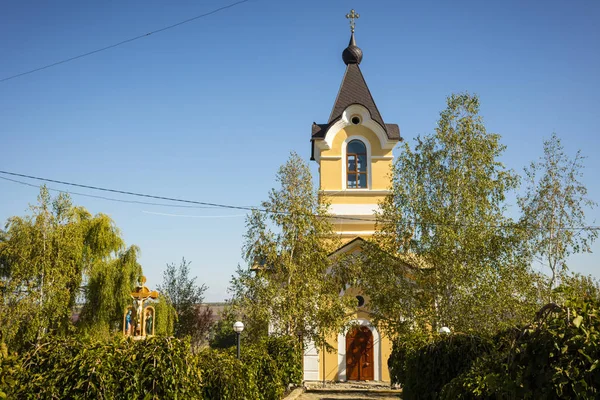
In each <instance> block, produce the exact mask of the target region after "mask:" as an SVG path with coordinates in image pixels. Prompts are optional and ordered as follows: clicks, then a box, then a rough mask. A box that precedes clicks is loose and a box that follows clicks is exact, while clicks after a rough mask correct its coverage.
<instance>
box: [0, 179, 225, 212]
mask: <svg viewBox="0 0 600 400" xmlns="http://www.w3.org/2000/svg"><path fill="white" fill-rule="evenodd" d="M0 179H3V180H5V181H10V182H14V183H18V184H20V185H25V186H29V187H34V188H37V189H39V188H41V186H39V185H34V184H32V183H27V182H23V181H19V180H16V179H10V178H6V177H4V176H0ZM48 190H51V191H53V192H59V193H65V194H69V195H76V196H84V197H91V198H93V199H101V200H108V201H114V202H117V203H128V204H143V205H148V206H162V207H177V208H212V209H214V208H215V207H208V206H185V205H183V204H166V203H151V202H148V201H139V200H124V199H115V198H114V197H106V196H96V195H93V194H88V193H78V192H72V191H69V190H60V189H55V188H51V187H49V188H48Z"/></svg>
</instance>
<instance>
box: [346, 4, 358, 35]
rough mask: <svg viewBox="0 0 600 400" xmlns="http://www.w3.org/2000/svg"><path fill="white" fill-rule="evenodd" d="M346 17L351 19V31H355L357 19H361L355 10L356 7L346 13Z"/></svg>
mask: <svg viewBox="0 0 600 400" xmlns="http://www.w3.org/2000/svg"><path fill="white" fill-rule="evenodd" d="M346 18H348V19H349V20H350V31H351V32H352V33H354V26H355V20H357V19H359V18H360V15H359V14H358V13H357V12H356V11H354V9H352V10H350V12H349V13H348V14H346Z"/></svg>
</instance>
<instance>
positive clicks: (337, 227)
mask: <svg viewBox="0 0 600 400" xmlns="http://www.w3.org/2000/svg"><path fill="white" fill-rule="evenodd" d="M374 229H375V223H374V222H371V223H365V224H354V223H353V224H352V225H349V224H345V223H340V224H337V223H336V224H333V230H334V231H336V232H344V231H353V232H357V231H366V232H372V231H373V230H374Z"/></svg>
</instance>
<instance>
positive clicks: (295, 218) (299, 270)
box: [231, 153, 347, 344]
mask: <svg viewBox="0 0 600 400" xmlns="http://www.w3.org/2000/svg"><path fill="white" fill-rule="evenodd" d="M276 180H277V182H278V184H279V187H278V188H274V189H272V190H271V191H270V193H269V196H268V200H266V201H264V202H262V204H261V209H260V210H254V211H252V213H251V214H250V215H249V216H248V217H247V219H246V227H247V232H246V234H245V244H244V248H243V251H244V258H245V260H246V261H247V263H248V265H249V268H246V269H243V268H238V272H237V276H235V277H234V278H233V279H232V285H231V291H232V292H233V299H232V305H233V307H234V309H235V312H237V313H238V315H241V316H242V317H243V319H244V321H243V322H244V323H245V324H246V326H248V328H249V329H250V330H252V331H254V332H257V335H258V334H260V333H266V331H267V326H269V327H270V330H271V332H272V333H273V334H280V335H292V336H297V337H299V338H303V339H304V340H312V341H314V342H316V343H318V344H320V343H322V342H323V338H324V336H325V335H326V334H327V333H329V332H332V331H334V330H337V329H338V328H339V327H340V326H341V325H343V322H344V318H345V311H346V308H345V302H346V301H347V299H346V298H345V297H343V296H342V297H340V291H341V289H342V288H343V287H342V285H341V283H340V281H339V280H338V279H337V277H336V275H334V274H332V273H329V272H330V267H331V266H332V263H333V260H332V259H331V258H330V257H329V254H330V253H331V251H332V250H334V249H335V247H336V244H337V242H336V240H335V239H334V236H335V235H334V234H333V230H332V225H331V223H330V221H329V218H328V214H327V207H328V205H327V204H326V203H325V202H323V201H319V196H318V192H317V191H316V190H315V188H314V187H313V181H312V176H311V173H310V170H309V168H308V166H307V165H306V163H305V162H304V161H303V160H302V159H301V158H300V157H299V156H298V155H297V154H296V153H292V154H291V155H290V158H289V160H288V161H287V162H286V163H285V164H284V165H283V166H281V168H280V169H279V172H278V173H277V177H276Z"/></svg>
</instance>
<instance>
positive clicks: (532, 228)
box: [519, 134, 598, 289]
mask: <svg viewBox="0 0 600 400" xmlns="http://www.w3.org/2000/svg"><path fill="white" fill-rule="evenodd" d="M584 159H585V157H583V155H582V154H581V151H577V153H576V154H575V157H573V158H571V157H569V156H568V155H567V154H565V152H564V147H563V145H562V143H561V141H560V139H559V138H558V136H557V135H556V134H553V135H552V137H551V138H550V139H549V140H546V141H545V142H544V155H543V157H541V158H540V160H539V161H537V162H532V163H531V165H530V167H529V168H527V169H525V174H526V183H527V187H526V191H525V194H524V195H523V196H520V197H519V206H520V207H521V210H522V213H523V217H522V223H523V224H524V225H526V226H527V227H529V229H528V233H529V235H528V242H527V243H528V245H529V251H530V252H531V253H532V254H533V255H534V256H535V257H536V259H537V261H539V262H540V263H541V264H542V265H543V266H545V267H546V268H548V270H549V272H550V278H549V280H548V287H549V288H550V289H552V288H554V287H555V285H557V284H560V282H561V280H562V279H563V277H564V276H565V274H566V272H567V271H568V266H567V259H568V258H569V256H570V255H571V254H574V253H580V252H591V244H592V243H593V242H594V240H596V238H597V237H598V231H597V230H596V229H589V228H586V227H585V225H586V220H585V210H586V209H592V208H593V207H595V206H596V205H597V204H596V202H594V201H592V200H591V199H590V198H588V197H587V188H586V187H585V185H584V184H583V183H582V182H581V178H582V177H583V167H584V165H583V160H584Z"/></svg>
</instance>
